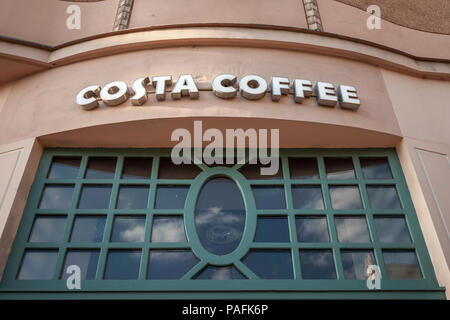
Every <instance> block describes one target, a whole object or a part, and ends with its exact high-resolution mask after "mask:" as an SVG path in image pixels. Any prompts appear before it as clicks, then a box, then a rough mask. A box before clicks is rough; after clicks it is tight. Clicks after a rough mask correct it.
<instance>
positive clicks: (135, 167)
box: [122, 158, 153, 179]
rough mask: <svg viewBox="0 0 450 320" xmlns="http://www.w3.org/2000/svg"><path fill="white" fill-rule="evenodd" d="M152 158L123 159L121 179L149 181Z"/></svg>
mask: <svg viewBox="0 0 450 320" xmlns="http://www.w3.org/2000/svg"><path fill="white" fill-rule="evenodd" d="M152 161H153V159H152V158H125V159H124V161H123V170H122V179H149V178H150V176H151V174H152Z"/></svg>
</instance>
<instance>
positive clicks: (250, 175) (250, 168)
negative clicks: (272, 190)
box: [239, 162, 283, 180]
mask: <svg viewBox="0 0 450 320" xmlns="http://www.w3.org/2000/svg"><path fill="white" fill-rule="evenodd" d="M261 168H269V166H267V165H266V166H262V165H261V164H260V163H258V164H250V163H248V164H246V165H244V166H242V167H241V169H240V170H239V171H240V172H241V173H242V174H243V175H244V177H246V178H247V179H267V180H268V179H283V170H282V168H281V162H280V164H279V168H278V171H277V172H276V173H275V174H271V175H267V174H264V175H263V174H261Z"/></svg>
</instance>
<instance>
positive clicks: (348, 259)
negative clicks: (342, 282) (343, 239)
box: [341, 250, 376, 280]
mask: <svg viewBox="0 0 450 320" xmlns="http://www.w3.org/2000/svg"><path fill="white" fill-rule="evenodd" d="M341 257H342V266H343V268H344V276H345V279H358V280H365V279H367V277H368V273H367V268H368V267H369V266H370V265H376V261H375V257H374V255H373V251H372V250H342V252H341Z"/></svg>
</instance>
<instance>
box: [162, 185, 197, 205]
mask: <svg viewBox="0 0 450 320" xmlns="http://www.w3.org/2000/svg"><path fill="white" fill-rule="evenodd" d="M188 191H189V186H158V187H157V189H156V201H155V208H156V209H184V204H185V202H186V196H187V194H188Z"/></svg>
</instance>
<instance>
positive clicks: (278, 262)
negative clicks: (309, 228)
mask: <svg viewBox="0 0 450 320" xmlns="http://www.w3.org/2000/svg"><path fill="white" fill-rule="evenodd" d="M242 262H243V263H244V264H245V265H246V266H247V267H249V268H250V269H251V270H252V271H253V272H254V273H255V274H256V275H257V276H258V277H260V278H261V279H292V278H293V277H294V274H293V271H292V257H291V251H290V250H250V252H249V253H248V254H247V256H245V257H244V259H243V260H242Z"/></svg>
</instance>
